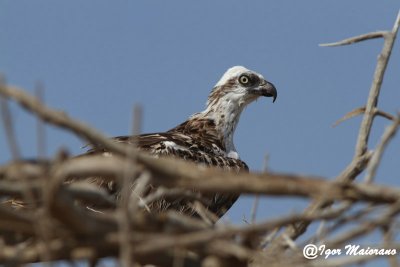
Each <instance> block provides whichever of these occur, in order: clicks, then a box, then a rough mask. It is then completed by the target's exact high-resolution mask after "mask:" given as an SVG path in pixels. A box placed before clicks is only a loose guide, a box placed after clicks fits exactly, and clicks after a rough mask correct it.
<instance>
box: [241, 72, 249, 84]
mask: <svg viewBox="0 0 400 267" xmlns="http://www.w3.org/2000/svg"><path fill="white" fill-rule="evenodd" d="M239 82H240V83H241V84H243V85H248V84H249V83H250V78H249V76H247V75H245V74H243V75H242V76H240V77H239Z"/></svg>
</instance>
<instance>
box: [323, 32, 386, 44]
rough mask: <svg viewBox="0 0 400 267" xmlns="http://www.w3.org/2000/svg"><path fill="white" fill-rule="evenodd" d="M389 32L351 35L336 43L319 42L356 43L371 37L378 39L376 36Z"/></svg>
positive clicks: (382, 36)
mask: <svg viewBox="0 0 400 267" xmlns="http://www.w3.org/2000/svg"><path fill="white" fill-rule="evenodd" d="M387 33H388V32H386V31H379V32H370V33H366V34H361V35H358V36H354V37H350V38H347V39H344V40H341V41H338V42H334V43H325V44H319V46H323V47H326V46H341V45H350V44H354V43H358V42H362V41H366V40H371V39H376V38H384V37H385V36H386V34H387Z"/></svg>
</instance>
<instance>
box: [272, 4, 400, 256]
mask: <svg viewBox="0 0 400 267" xmlns="http://www.w3.org/2000/svg"><path fill="white" fill-rule="evenodd" d="M399 27H400V11H399V13H398V14H397V18H396V21H395V23H394V26H393V29H392V30H391V31H388V32H384V33H383V32H378V33H373V34H370V35H368V34H366V35H362V36H358V37H354V38H349V39H346V40H344V41H341V42H338V43H334V45H342V44H352V43H355V42H358V41H364V40H368V39H371V38H377V37H384V45H383V48H382V51H381V53H380V55H379V57H378V62H377V65H376V68H375V73H374V78H373V81H372V84H371V88H370V93H369V96H368V99H367V104H366V106H365V111H364V116H363V120H362V122H361V126H360V130H359V134H358V138H357V143H356V147H355V154H354V157H353V160H352V161H351V163H350V164H349V165H348V166H347V167H346V169H345V170H343V171H342V173H341V174H339V175H338V176H337V177H336V180H337V181H339V182H343V183H349V182H351V181H353V180H354V179H355V178H356V177H357V176H358V175H359V174H360V173H361V172H362V171H363V170H364V169H365V168H366V167H367V164H368V161H369V159H370V156H371V153H370V152H368V149H367V146H368V139H369V135H370V132H371V128H372V123H373V119H374V117H375V115H376V113H377V111H376V110H377V109H376V106H377V104H378V97H379V93H380V90H381V85H382V81H383V77H384V74H385V70H386V67H387V64H388V62H389V58H390V54H391V52H392V48H393V45H394V42H395V40H396V36H397V32H398V30H399ZM330 204H331V202H326V201H314V202H313V203H311V204H310V206H309V207H308V208H307V209H306V210H305V212H306V213H313V212H316V211H317V210H319V209H320V208H324V207H326V206H327V205H330ZM308 225H309V223H308V222H299V223H298V224H296V225H293V226H289V227H287V228H286V229H285V231H284V234H283V235H286V236H289V237H290V238H291V239H296V238H297V237H299V236H300V235H301V234H303V233H304V232H305V231H306V229H307V227H308ZM283 235H281V236H280V238H277V239H275V240H274V242H273V244H272V245H271V246H270V251H276V250H282V249H285V248H287V247H288V246H287V244H286V242H285V241H284V239H283V237H282V236H283Z"/></svg>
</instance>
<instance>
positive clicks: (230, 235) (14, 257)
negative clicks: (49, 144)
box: [0, 13, 400, 267]
mask: <svg viewBox="0 0 400 267" xmlns="http://www.w3.org/2000/svg"><path fill="white" fill-rule="evenodd" d="M399 25H400V13H399V15H398V17H397V19H396V22H395V25H394V27H393V29H392V30H391V31H381V32H375V33H370V34H365V35H361V36H357V37H353V38H349V39H346V40H343V41H340V42H337V43H333V44H328V45H331V46H332V45H345V44H352V43H356V42H360V41H363V40H367V39H372V38H381V37H383V38H384V40H385V41H384V46H383V49H382V52H381V54H380V56H379V58H378V63H377V67H376V71H375V74H374V79H373V82H372V85H371V89H370V94H369V97H368V100H367V103H366V105H365V107H363V108H358V109H355V110H354V111H352V112H350V113H349V114H347V115H346V116H345V117H344V119H348V118H351V117H354V116H356V115H359V114H363V120H362V123H361V126H360V130H359V135H358V138H357V144H356V147H355V154H354V158H353V160H352V161H351V163H350V164H349V166H348V167H347V168H346V169H345V170H344V171H343V172H342V173H341V174H339V175H338V176H337V177H336V179H335V180H333V181H330V180H329V179H326V178H322V177H312V176H300V175H288V174H282V173H271V172H267V171H266V172H263V173H238V174H232V173H226V172H223V171H221V170H218V169H213V168H203V167H199V166H196V165H194V164H191V163H188V162H184V161H181V160H176V159H171V158H159V159H155V158H153V157H151V156H149V155H148V154H146V153H143V152H139V151H136V150H135V149H134V148H127V147H124V146H121V145H120V144H118V143H115V142H112V141H111V140H109V139H108V138H106V137H105V136H104V135H103V134H101V133H99V132H98V131H96V130H95V129H93V128H90V127H89V126H87V125H86V124H85V123H82V122H79V121H77V120H75V119H73V118H70V117H68V116H67V115H66V114H65V113H63V112H61V111H56V110H54V109H51V108H49V107H47V106H45V105H44V104H43V102H42V101H41V100H40V99H38V98H35V97H33V96H30V95H29V94H27V93H25V92H24V91H23V90H21V89H19V88H17V87H14V86H10V85H6V84H5V83H4V82H1V83H0V97H1V99H2V106H3V120H4V122H5V126H6V127H5V128H6V130H7V131H8V132H9V133H10V134H8V137H7V138H8V142H9V144H10V145H11V149H12V150H13V155H14V159H20V156H19V152H18V144H17V141H16V139H15V135H14V134H13V133H12V117H11V114H10V113H9V111H8V110H7V109H6V108H4V107H6V104H7V102H6V101H7V100H14V101H16V102H17V103H19V104H20V105H21V106H22V107H24V108H25V109H27V110H28V111H29V112H31V113H33V114H35V115H36V116H37V117H38V118H39V119H40V120H42V121H44V122H46V123H49V124H52V125H56V126H58V127H61V128H63V129H65V130H67V131H69V132H71V133H73V134H75V135H77V136H79V137H81V138H83V139H84V140H85V141H88V142H90V143H91V144H92V145H93V146H101V147H104V148H107V149H108V150H109V151H112V152H113V153H114V154H115V156H114V157H110V158H105V157H102V156H92V157H75V158H70V157H69V156H68V155H67V154H66V153H64V152H63V151H61V152H60V153H59V154H58V155H56V157H54V159H44V158H43V157H42V156H43V154H44V152H41V153H39V154H40V157H39V158H38V160H36V161H23V160H18V161H12V162H10V163H7V164H4V165H2V166H0V196H1V199H0V201H1V202H0V263H1V264H6V265H7V264H8V265H19V264H22V263H30V262H36V261H51V260H76V259H85V260H88V261H90V262H91V263H92V264H95V263H96V262H97V260H98V259H100V258H104V257H114V258H118V259H119V260H120V263H121V264H122V265H123V266H131V265H133V264H135V265H138V264H143V265H144V264H155V265H158V266H216V267H217V266H253V267H258V266H266V265H268V266H321V265H322V266H345V265H349V264H354V263H362V262H367V261H370V260H372V259H373V258H374V257H373V256H368V255H366V256H360V257H351V258H349V257H337V258H332V259H330V260H329V261H326V260H324V261H322V260H315V261H308V260H306V259H305V258H304V257H303V255H302V253H301V250H302V246H304V244H302V243H299V242H297V241H296V238H297V237H298V236H300V235H301V234H302V233H304V232H305V230H306V229H307V227H308V225H310V224H311V223H313V222H323V224H322V226H321V227H320V230H319V231H318V232H317V233H316V234H314V235H312V239H308V240H309V241H310V240H311V241H312V242H314V243H321V242H323V243H324V244H328V245H329V246H339V247H340V246H342V245H343V244H346V243H348V242H351V241H352V240H355V239H357V238H359V237H365V236H368V235H369V234H371V233H373V232H374V231H377V230H382V232H383V233H384V237H383V240H382V243H381V244H375V245H376V247H379V248H396V249H400V244H398V243H395V239H394V238H393V235H394V233H393V232H395V231H396V230H397V229H398V214H399V213H400V204H399V199H400V188H394V187H390V186H384V185H378V184H376V183H373V181H374V178H375V176H376V170H377V168H378V167H379V165H380V160H381V157H382V154H383V152H384V150H385V149H386V147H387V146H388V145H389V143H390V140H391V139H392V138H393V137H394V135H395V133H396V131H397V130H398V127H399V121H400V118H399V115H397V116H394V115H392V114H389V113H387V112H383V111H381V110H380V109H378V107H377V103H378V96H379V93H380V88H381V84H382V80H383V76H384V72H385V69H386V66H387V63H388V60H389V57H390V54H391V51H392V47H393V44H394V41H395V38H396V34H397V31H398V28H399ZM39 98H41V97H39ZM4 111H5V112H4ZM137 114H138V112H136V115H135V121H134V124H135V125H136V126H135V127H134V131H133V132H134V133H135V134H137V133H139V131H140V123H139V122H140V119H139V118H140V116H139V115H137ZM376 116H383V117H385V118H387V119H389V120H390V121H391V122H392V124H391V125H390V126H389V127H388V128H387V129H386V130H385V132H384V133H383V135H382V137H381V140H380V142H379V143H378V144H377V146H376V147H375V149H374V150H369V149H368V139H369V135H370V132H371V129H372V125H373V120H374V117H376ZM344 119H342V120H344ZM38 132H39V135H43V125H39V129H38ZM38 138H39V139H38V140H39V143H41V145H40V147H39V149H42V150H44V141H45V140H44V138H43V137H40V136H39V137H38ZM363 170H367V174H366V178H365V181H366V182H365V181H364V182H358V183H357V182H353V181H354V180H355V178H357V177H358V176H359V174H360V173H361V172H362V171H363ZM96 176H101V177H107V179H109V180H110V181H114V182H117V183H119V184H122V185H124V186H123V187H122V188H124V190H122V192H121V199H120V200H116V199H115V198H114V197H111V196H110V195H109V194H108V193H106V192H105V191H104V190H103V189H101V188H99V187H97V186H93V185H91V184H88V183H85V178H87V177H96ZM132 177H138V178H136V179H137V180H135V186H134V188H132V187H131V186H130V185H131V184H132V182H133V180H132V179H133V178H132ZM71 178H74V179H75V180H76V182H74V183H71V182H69V180H70V179H71ZM149 183H151V184H154V185H157V186H158V188H159V189H158V190H156V191H154V193H152V194H150V195H148V196H147V197H142V195H143V194H142V193H143V190H145V187H146V185H148V184H149ZM192 188H196V189H198V190H199V192H201V193H215V192H218V193H238V194H251V195H256V196H259V195H260V196H262V195H264V196H290V197H301V198H304V199H308V200H309V201H310V203H311V204H310V206H309V207H308V208H307V209H306V210H305V211H304V212H301V213H294V214H290V215H285V216H282V217H279V218H274V219H270V220H266V221H261V222H255V220H252V222H251V224H246V225H242V226H230V225H228V224H223V223H217V224H213V223H212V222H213V221H215V219H214V217H215V216H214V217H213V214H210V212H209V211H208V210H206V209H205V208H204V205H205V206H207V203H205V202H204V201H205V200H204V199H202V197H201V195H200V194H198V193H197V192H193V191H192V190H191V189H192ZM131 189H132V190H131ZM163 197H177V198H178V197H185V198H188V199H193V200H194V202H195V203H197V204H194V206H196V207H197V209H198V210H199V214H202V216H201V217H203V219H202V218H200V219H197V218H191V217H187V216H185V215H183V214H180V213H178V212H173V211H168V212H164V213H160V214H152V213H151V212H150V209H149V208H148V205H151V203H152V202H154V201H157V200H158V199H160V198H163ZM21 200H23V201H21ZM203 204H204V205H203ZM333 204H334V205H333ZM252 217H255V212H254V214H252ZM281 229H283V230H281ZM328 245H327V246H328ZM288 248H290V249H288ZM390 261H391V262H392V263H393V264H395V263H396V261H395V259H393V258H392V259H391V260H390ZM138 266H139V265H138Z"/></svg>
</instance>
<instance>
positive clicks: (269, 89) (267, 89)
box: [260, 81, 278, 103]
mask: <svg viewBox="0 0 400 267" xmlns="http://www.w3.org/2000/svg"><path fill="white" fill-rule="evenodd" d="M260 93H261V95H262V96H266V97H273V98H272V103H273V102H275V99H276V97H277V96H278V92H277V91H276V88H275V86H274V85H273V84H272V83H270V82H267V81H265V82H264V83H263V84H261V85H260Z"/></svg>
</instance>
